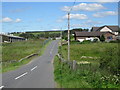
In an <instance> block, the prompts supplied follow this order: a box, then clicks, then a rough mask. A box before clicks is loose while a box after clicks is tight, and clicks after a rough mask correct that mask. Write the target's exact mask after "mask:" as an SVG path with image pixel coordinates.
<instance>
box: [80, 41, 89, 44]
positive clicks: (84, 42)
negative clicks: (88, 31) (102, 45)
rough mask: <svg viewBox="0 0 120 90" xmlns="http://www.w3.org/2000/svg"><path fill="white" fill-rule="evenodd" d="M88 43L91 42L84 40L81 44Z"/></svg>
mask: <svg viewBox="0 0 120 90" xmlns="http://www.w3.org/2000/svg"><path fill="white" fill-rule="evenodd" d="M88 43H91V41H90V40H84V41H83V42H82V44H88Z"/></svg>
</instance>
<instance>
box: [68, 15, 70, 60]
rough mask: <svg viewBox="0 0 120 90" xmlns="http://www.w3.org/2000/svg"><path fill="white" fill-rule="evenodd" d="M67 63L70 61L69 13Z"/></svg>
mask: <svg viewBox="0 0 120 90" xmlns="http://www.w3.org/2000/svg"><path fill="white" fill-rule="evenodd" d="M68 61H70V13H68Z"/></svg>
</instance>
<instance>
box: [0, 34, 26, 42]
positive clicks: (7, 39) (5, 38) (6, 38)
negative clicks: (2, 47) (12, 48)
mask: <svg viewBox="0 0 120 90" xmlns="http://www.w3.org/2000/svg"><path fill="white" fill-rule="evenodd" d="M0 37H1V38H2V42H16V41H23V40H26V39H25V38H23V37H18V36H13V35H6V34H0Z"/></svg>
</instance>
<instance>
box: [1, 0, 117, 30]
mask: <svg viewBox="0 0 120 90" xmlns="http://www.w3.org/2000/svg"><path fill="white" fill-rule="evenodd" d="M72 5H73V2H3V3H2V19H1V20H0V22H1V23H2V32H21V31H22V32H24V31H43V30H44V31H46V30H60V29H61V28H62V29H67V16H66V14H67V11H69V9H70V8H71V6H72ZM70 17H71V20H70V25H71V29H72V28H91V27H92V26H102V25H118V3H117V2H114V3H96V2H76V3H75V6H74V7H73V10H72V12H71V16H70Z"/></svg>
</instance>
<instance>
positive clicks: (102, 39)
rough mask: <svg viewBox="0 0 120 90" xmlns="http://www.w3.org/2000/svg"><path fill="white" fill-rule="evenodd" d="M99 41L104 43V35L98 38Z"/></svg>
mask: <svg viewBox="0 0 120 90" xmlns="http://www.w3.org/2000/svg"><path fill="white" fill-rule="evenodd" d="M100 41H102V42H104V41H105V37H104V35H103V34H102V36H101V37H100Z"/></svg>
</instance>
